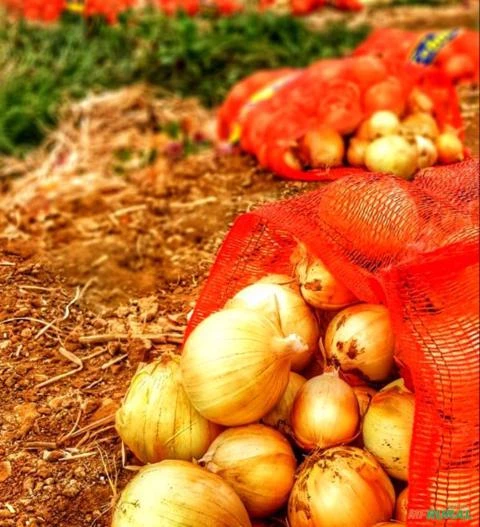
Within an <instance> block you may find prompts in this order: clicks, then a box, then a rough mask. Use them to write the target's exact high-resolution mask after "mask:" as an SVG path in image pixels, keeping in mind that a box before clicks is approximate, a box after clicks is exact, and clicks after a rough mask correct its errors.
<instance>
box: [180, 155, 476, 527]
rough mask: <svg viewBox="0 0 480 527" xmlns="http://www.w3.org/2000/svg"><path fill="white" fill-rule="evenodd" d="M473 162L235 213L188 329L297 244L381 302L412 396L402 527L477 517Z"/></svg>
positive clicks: (350, 184) (277, 267)
mask: <svg viewBox="0 0 480 527" xmlns="http://www.w3.org/2000/svg"><path fill="white" fill-rule="evenodd" d="M478 170H479V165H478V160H468V161H465V162H463V163H459V164H456V165H452V166H449V167H440V168H431V169H426V170H425V171H423V172H422V173H420V174H419V176H417V178H416V179H415V181H414V182H405V181H402V180H399V179H397V178H394V177H391V176H387V175H382V174H373V173H365V174H362V175H361V176H359V175H352V176H350V177H346V178H344V179H342V180H341V181H336V182H333V183H331V184H330V185H328V186H324V187H322V188H320V189H319V190H316V191H314V192H310V193H308V194H305V195H303V196H301V197H299V198H294V199H290V200H287V201H283V202H277V203H273V204H270V205H267V206H264V207H262V208H260V209H258V210H256V211H255V212H252V213H248V214H244V215H242V216H240V217H239V218H238V219H237V221H236V222H235V224H234V226H233V228H232V230H231V231H230V233H229V234H228V235H227V237H226V239H225V241H224V243H223V246H222V247H221V249H220V252H219V254H218V256H217V259H216V261H215V263H214V265H213V267H212V270H211V273H210V276H209V278H208V280H207V282H206V285H205V286H204V289H203V291H202V294H201V296H200V298H199V300H198V303H197V306H196V309H195V311H194V313H193V316H192V319H191V321H190V324H189V327H188V328H187V336H188V334H189V333H190V332H191V331H192V329H193V328H194V327H195V326H196V325H197V324H198V323H199V322H200V321H201V320H202V319H203V318H205V317H206V316H208V315H209V314H210V313H212V312H214V311H216V310H219V309H221V308H222V307H223V305H224V304H225V302H226V301H227V300H228V299H229V298H231V297H232V296H233V295H234V294H235V293H236V292H237V291H239V290H240V289H241V288H243V287H245V286H246V285H248V284H250V283H252V282H254V281H256V280H258V279H259V278H261V277H262V276H264V275H266V274H268V273H282V274H283V273H285V274H289V275H292V276H293V275H294V270H293V269H292V264H291V263H290V256H291V254H292V252H293V250H294V249H295V247H296V246H297V243H298V242H299V241H300V242H302V243H304V244H305V245H306V246H307V248H308V250H309V251H311V253H312V254H314V255H316V256H318V257H320V258H321V259H322V260H323V261H324V262H325V264H326V265H327V266H328V267H329V268H330V271H331V272H332V273H333V274H334V275H336V276H337V277H339V278H341V280H342V282H343V283H345V284H347V285H348V286H349V287H350V289H351V290H352V291H353V292H354V293H355V295H357V297H358V298H360V299H361V300H363V301H365V302H373V303H382V304H385V305H386V306H387V307H388V309H389V311H390V314H391V319H392V323H393V327H394V331H395V335H396V358H397V361H398V362H399V364H400V365H401V371H402V372H403V373H404V374H405V375H407V376H408V378H409V380H410V381H411V383H412V387H413V389H414V391H415V394H416V413H415V422H414V431H413V441H412V448H411V454H410V470H409V488H410V499H409V518H410V519H411V520H412V519H416V521H415V522H408V525H415V526H425V527H428V526H431V525H439V523H432V520H431V519H427V518H426V511H427V510H432V509H435V510H439V511H441V510H446V509H455V510H458V509H462V510H467V509H468V510H469V514H470V517H471V520H459V521H458V522H457V521H455V520H446V521H445V520H444V521H442V523H441V525H449V526H450V525H464V526H472V527H473V526H474V525H475V526H478V524H479V523H478V522H479V494H478V488H479V487H478V483H479V473H478V463H479V442H478V425H479V353H478V343H479V244H478V242H479V238H478V236H479V218H478V200H479V189H478ZM432 233H433V234H434V241H432V240H431V235H432Z"/></svg>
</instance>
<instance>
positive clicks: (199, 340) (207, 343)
mask: <svg viewBox="0 0 480 527" xmlns="http://www.w3.org/2000/svg"><path fill="white" fill-rule="evenodd" d="M306 349H307V346H306V344H305V343H304V342H303V341H302V339H301V338H300V337H298V336H297V335H295V334H291V335H288V336H284V335H283V333H282V331H281V329H280V327H279V325H278V324H276V323H274V322H272V320H271V319H270V318H268V317H266V316H264V315H262V314H261V313H258V312H256V311H253V310H248V309H238V308H235V309H234V308H232V309H225V310H223V311H219V312H217V313H214V314H213V315H210V316H209V317H207V318H206V319H204V320H203V321H202V322H200V324H199V325H198V326H197V327H196V328H195V329H194V330H193V331H192V333H191V334H190V336H189V338H188V339H187V341H186V343H185V347H184V350H183V354H182V357H181V360H180V366H181V371H182V381H183V386H184V388H185V390H186V392H187V395H188V396H189V398H190V401H191V402H192V404H193V406H194V407H195V408H196V409H197V411H198V412H200V413H201V414H202V415H203V416H204V417H205V418H206V419H209V420H210V421H213V422H215V423H219V424H223V425H226V426H237V425H242V424H249V423H252V422H254V421H257V420H259V419H261V418H262V417H263V416H264V415H266V414H267V413H268V412H270V410H271V409H272V408H273V407H274V406H275V405H276V404H277V403H278V401H279V400H280V397H281V396H282V395H283V392H284V391H285V389H286V387H287V384H288V376H289V373H290V366H291V361H292V358H293V357H294V356H295V354H296V353H304V352H305V351H306Z"/></svg>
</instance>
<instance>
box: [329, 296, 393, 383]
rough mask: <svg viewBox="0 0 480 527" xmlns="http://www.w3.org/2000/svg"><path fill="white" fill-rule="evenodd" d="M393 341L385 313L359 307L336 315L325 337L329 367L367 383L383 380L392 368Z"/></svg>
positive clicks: (376, 307) (372, 306)
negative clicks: (339, 369) (338, 368)
mask: <svg viewBox="0 0 480 527" xmlns="http://www.w3.org/2000/svg"><path fill="white" fill-rule="evenodd" d="M394 346H395V338H394V335H393V328H392V323H391V321H390V316H389V313H388V310H387V308H386V307H385V306H382V305H377V304H358V305H355V306H351V307H347V308H346V309H344V310H343V311H340V313H337V315H335V317H334V318H333V319H332V321H331V322H330V324H329V325H328V328H327V332H326V334H325V353H326V357H325V358H326V360H327V363H328V364H332V365H334V366H337V367H340V368H341V370H342V371H344V372H346V373H355V374H357V375H359V376H360V377H361V378H363V379H365V380H367V381H374V382H378V381H384V380H385V379H387V378H388V376H389V375H390V374H391V372H392V369H393V364H394V360H393V352H394Z"/></svg>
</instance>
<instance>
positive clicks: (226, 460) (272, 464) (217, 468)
mask: <svg viewBox="0 0 480 527" xmlns="http://www.w3.org/2000/svg"><path fill="white" fill-rule="evenodd" d="M199 463H200V464H201V465H203V466H205V468H207V470H210V471H211V472H214V473H215V474H218V475H219V476H221V477H222V479H223V480H225V481H226V482H227V483H228V484H230V485H231V487H232V488H233V490H235V492H236V493H237V494H238V496H240V498H241V500H242V502H243V504H244V505H245V508H246V509H247V511H248V513H249V514H250V516H251V517H253V518H264V517H266V516H269V515H270V514H272V513H274V512H275V511H276V510H278V509H279V508H280V507H282V506H283V505H284V504H285V503H287V500H288V495H289V494H290V490H291V489H292V486H293V480H294V476H295V469H296V466H297V462H296V459H295V455H294V453H293V450H292V447H291V446H290V443H289V442H288V441H287V440H286V439H285V437H283V436H282V434H280V432H277V431H276V430H274V429H273V428H270V427H268V426H264V425H261V424H253V425H248V426H240V427H238V428H230V429H228V430H225V432H222V433H221V434H220V435H219V436H218V437H217V439H216V440H215V441H214V442H213V443H212V444H211V445H210V448H209V449H208V451H207V453H206V454H205V455H204V456H203V458H202V459H201V460H200V461H199Z"/></svg>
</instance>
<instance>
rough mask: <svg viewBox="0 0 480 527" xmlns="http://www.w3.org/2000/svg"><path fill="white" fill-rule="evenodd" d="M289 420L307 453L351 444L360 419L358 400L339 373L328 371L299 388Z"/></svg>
mask: <svg viewBox="0 0 480 527" xmlns="http://www.w3.org/2000/svg"><path fill="white" fill-rule="evenodd" d="M290 419H291V423H292V430H293V435H294V438H295V441H296V443H297V444H298V445H299V446H300V447H301V448H303V449H304V450H312V449H314V448H317V447H318V448H328V447H330V446H334V445H339V444H341V443H348V442H349V441H353V439H354V438H355V435H356V433H357V429H358V424H359V420H360V416H359V409H358V402H357V398H356V396H355V393H354V391H353V390H352V388H351V387H350V386H349V385H348V384H347V383H346V382H345V381H343V380H342V379H340V378H339V376H338V374H337V373H336V372H327V373H324V374H322V375H319V376H318V377H313V378H312V379H310V380H308V381H307V382H306V383H305V384H304V385H303V386H302V387H301V388H300V390H299V391H298V393H297V397H296V398H295V401H294V403H293V407H292V412H291V415H290Z"/></svg>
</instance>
